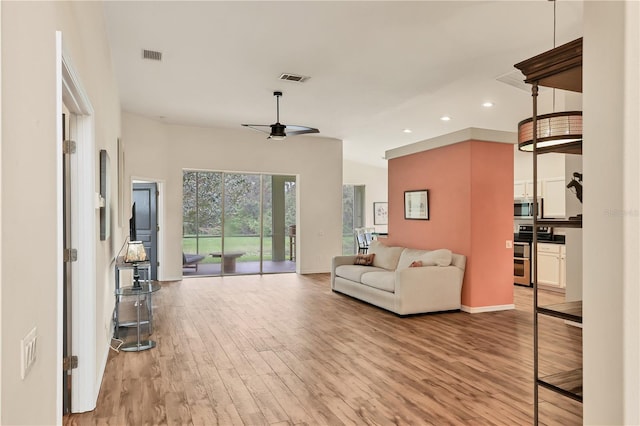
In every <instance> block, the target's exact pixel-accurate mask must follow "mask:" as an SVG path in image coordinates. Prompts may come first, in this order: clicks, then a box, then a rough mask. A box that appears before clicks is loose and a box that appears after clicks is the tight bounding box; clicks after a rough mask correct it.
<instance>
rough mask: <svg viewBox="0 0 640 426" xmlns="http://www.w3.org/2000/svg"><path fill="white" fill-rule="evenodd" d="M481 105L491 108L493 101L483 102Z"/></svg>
mask: <svg viewBox="0 0 640 426" xmlns="http://www.w3.org/2000/svg"><path fill="white" fill-rule="evenodd" d="M482 106H483V107H485V108H491V107H492V106H493V102H484V103H483V104H482Z"/></svg>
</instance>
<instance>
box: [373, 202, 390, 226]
mask: <svg viewBox="0 0 640 426" xmlns="http://www.w3.org/2000/svg"><path fill="white" fill-rule="evenodd" d="M373 224H374V225H388V224H389V203H386V202H374V203H373Z"/></svg>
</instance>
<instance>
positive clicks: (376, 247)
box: [369, 240, 404, 271]
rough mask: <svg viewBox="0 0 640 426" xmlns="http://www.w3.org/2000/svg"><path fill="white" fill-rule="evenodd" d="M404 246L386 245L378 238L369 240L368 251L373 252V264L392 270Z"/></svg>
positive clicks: (396, 264)
mask: <svg viewBox="0 0 640 426" xmlns="http://www.w3.org/2000/svg"><path fill="white" fill-rule="evenodd" d="M403 250H404V247H387V246H386V245H384V244H382V243H381V242H380V241H378V240H373V241H371V244H370V245H369V253H374V254H375V255H376V257H375V258H374V260H373V266H377V267H378V268H383V269H386V270H388V271H393V270H395V269H396V267H397V266H398V259H399V258H400V254H401V253H402V251H403Z"/></svg>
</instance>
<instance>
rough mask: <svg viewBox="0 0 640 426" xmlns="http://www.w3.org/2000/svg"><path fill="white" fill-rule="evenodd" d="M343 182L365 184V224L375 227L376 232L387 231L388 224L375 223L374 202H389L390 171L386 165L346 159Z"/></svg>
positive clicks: (346, 183)
mask: <svg viewBox="0 0 640 426" xmlns="http://www.w3.org/2000/svg"><path fill="white" fill-rule="evenodd" d="M342 174H343V183H344V184H345V185H364V186H365V209H364V210H365V226H367V227H374V228H375V229H376V232H387V230H388V226H387V225H374V224H373V203H377V202H388V201H387V194H388V192H387V188H388V182H389V181H388V173H387V168H386V167H376V166H372V165H369V164H364V163H358V162H355V161H349V160H344V163H343V169H342Z"/></svg>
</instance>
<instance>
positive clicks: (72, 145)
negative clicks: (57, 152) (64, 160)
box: [62, 140, 76, 154]
mask: <svg viewBox="0 0 640 426" xmlns="http://www.w3.org/2000/svg"><path fill="white" fill-rule="evenodd" d="M62 152H64V153H65V154H75V153H76V141H72V140H66V141H64V142H62Z"/></svg>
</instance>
